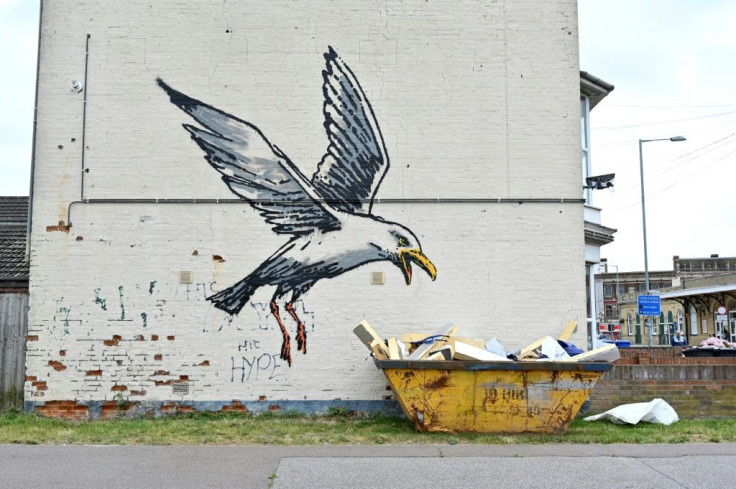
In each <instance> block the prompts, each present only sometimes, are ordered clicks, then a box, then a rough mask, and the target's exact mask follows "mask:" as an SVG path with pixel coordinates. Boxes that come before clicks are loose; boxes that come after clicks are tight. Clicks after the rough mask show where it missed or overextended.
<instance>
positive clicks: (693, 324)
mask: <svg viewBox="0 0 736 489" xmlns="http://www.w3.org/2000/svg"><path fill="white" fill-rule="evenodd" d="M690 334H691V335H697V334H698V311H697V310H695V306H690Z"/></svg>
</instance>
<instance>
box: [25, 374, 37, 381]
mask: <svg viewBox="0 0 736 489" xmlns="http://www.w3.org/2000/svg"><path fill="white" fill-rule="evenodd" d="M34 380H38V379H37V378H36V376H35V375H26V382H33V381H34Z"/></svg>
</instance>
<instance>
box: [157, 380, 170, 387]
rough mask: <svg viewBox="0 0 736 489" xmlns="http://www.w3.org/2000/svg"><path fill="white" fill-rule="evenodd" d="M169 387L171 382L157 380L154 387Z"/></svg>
mask: <svg viewBox="0 0 736 489" xmlns="http://www.w3.org/2000/svg"><path fill="white" fill-rule="evenodd" d="M162 385H171V380H157V381H156V386H162Z"/></svg>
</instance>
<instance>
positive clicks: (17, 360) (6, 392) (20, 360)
mask: <svg viewBox="0 0 736 489" xmlns="http://www.w3.org/2000/svg"><path fill="white" fill-rule="evenodd" d="M27 331H28V294H0V409H7V408H8V407H11V406H15V407H18V408H22V407H23V383H24V382H25V364H26V333H27Z"/></svg>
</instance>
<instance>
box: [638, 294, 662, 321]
mask: <svg viewBox="0 0 736 489" xmlns="http://www.w3.org/2000/svg"><path fill="white" fill-rule="evenodd" d="M638 304H639V316H659V315H660V314H661V313H662V307H661V303H660V299H659V296H658V295H640V296H639V300H638Z"/></svg>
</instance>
